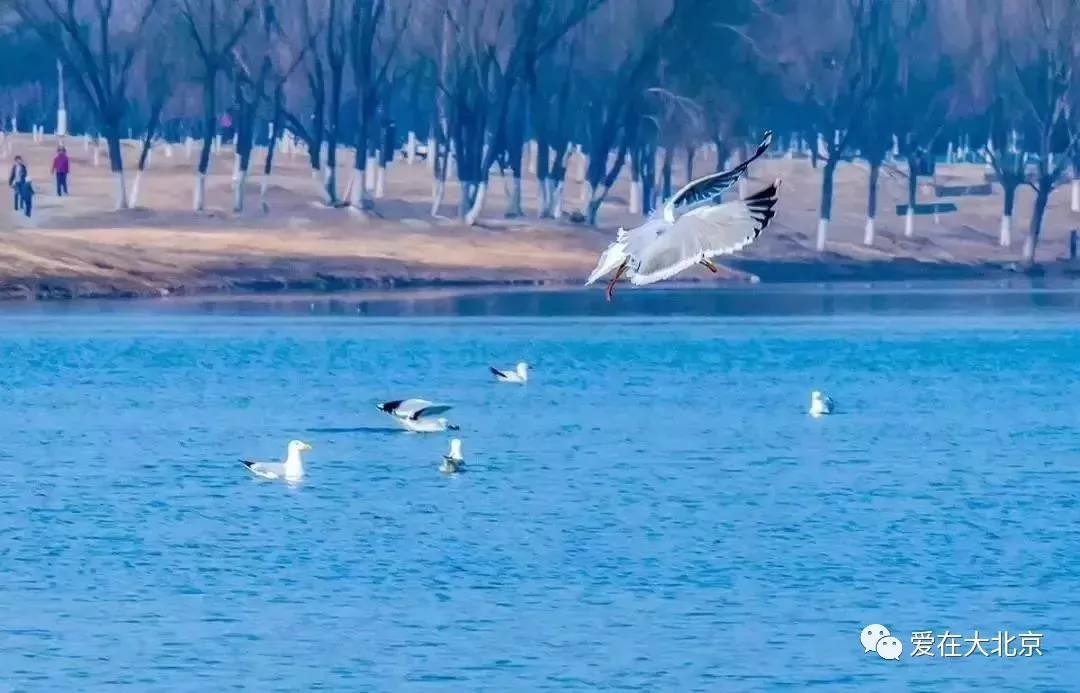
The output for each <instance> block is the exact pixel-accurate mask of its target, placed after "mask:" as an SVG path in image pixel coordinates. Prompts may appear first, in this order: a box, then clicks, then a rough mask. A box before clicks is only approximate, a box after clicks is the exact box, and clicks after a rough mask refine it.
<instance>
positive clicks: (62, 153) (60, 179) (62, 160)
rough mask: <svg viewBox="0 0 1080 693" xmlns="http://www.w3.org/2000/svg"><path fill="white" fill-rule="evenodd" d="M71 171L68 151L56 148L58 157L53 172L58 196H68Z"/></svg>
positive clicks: (54, 161) (53, 164) (54, 162)
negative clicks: (68, 180) (68, 181)
mask: <svg viewBox="0 0 1080 693" xmlns="http://www.w3.org/2000/svg"><path fill="white" fill-rule="evenodd" d="M69 171H71V161H70V160H69V159H68V155H67V149H66V148H64V147H62V146H61V147H57V148H56V156H55V157H54V158H53V162H52V172H53V173H54V174H56V196H57V197H63V196H64V195H67V194H68V185H67V179H68V172H69Z"/></svg>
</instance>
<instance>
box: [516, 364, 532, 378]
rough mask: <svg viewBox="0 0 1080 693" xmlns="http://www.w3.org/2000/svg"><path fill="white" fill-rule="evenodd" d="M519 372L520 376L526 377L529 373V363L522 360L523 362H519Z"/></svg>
mask: <svg viewBox="0 0 1080 693" xmlns="http://www.w3.org/2000/svg"><path fill="white" fill-rule="evenodd" d="M517 373H518V375H520V376H521V377H522V378H524V377H525V376H527V375H528V374H529V364H527V363H525V362H524V361H522V362H521V363H519V364H518V365H517Z"/></svg>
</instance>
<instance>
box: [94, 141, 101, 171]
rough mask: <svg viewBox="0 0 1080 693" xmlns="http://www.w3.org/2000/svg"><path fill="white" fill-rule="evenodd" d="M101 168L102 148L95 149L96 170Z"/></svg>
mask: <svg viewBox="0 0 1080 693" xmlns="http://www.w3.org/2000/svg"><path fill="white" fill-rule="evenodd" d="M99 166H101V147H97V146H95V147H94V168H97V167H99Z"/></svg>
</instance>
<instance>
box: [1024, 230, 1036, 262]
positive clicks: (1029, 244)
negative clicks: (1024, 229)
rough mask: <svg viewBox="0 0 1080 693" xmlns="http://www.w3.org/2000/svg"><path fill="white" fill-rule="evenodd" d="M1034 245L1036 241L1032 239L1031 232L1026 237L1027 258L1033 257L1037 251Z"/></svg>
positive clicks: (1025, 252)
mask: <svg viewBox="0 0 1080 693" xmlns="http://www.w3.org/2000/svg"><path fill="white" fill-rule="evenodd" d="M1034 245H1035V241H1034V239H1032V237H1031V234H1030V233H1029V234H1028V236H1027V238H1025V239H1024V257H1025V258H1029V257H1033V256H1034V255H1035V251H1034V249H1033V246H1034Z"/></svg>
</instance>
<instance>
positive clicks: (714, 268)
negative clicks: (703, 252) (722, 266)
mask: <svg viewBox="0 0 1080 693" xmlns="http://www.w3.org/2000/svg"><path fill="white" fill-rule="evenodd" d="M701 264H703V265H705V267H707V268H708V269H709V271H710V272H712V273H713V274H716V273H717V272H719V271H720V270H719V268H717V266H716V265H714V264H713V263H712V260H702V261H701Z"/></svg>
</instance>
